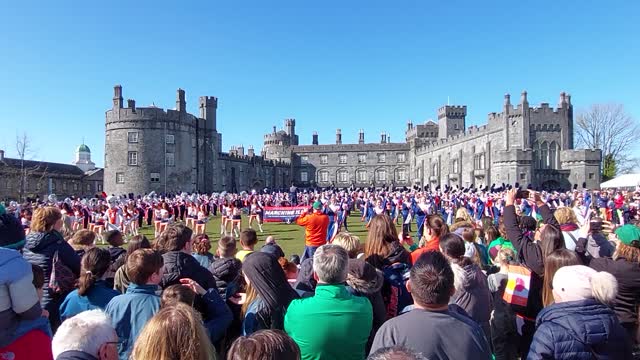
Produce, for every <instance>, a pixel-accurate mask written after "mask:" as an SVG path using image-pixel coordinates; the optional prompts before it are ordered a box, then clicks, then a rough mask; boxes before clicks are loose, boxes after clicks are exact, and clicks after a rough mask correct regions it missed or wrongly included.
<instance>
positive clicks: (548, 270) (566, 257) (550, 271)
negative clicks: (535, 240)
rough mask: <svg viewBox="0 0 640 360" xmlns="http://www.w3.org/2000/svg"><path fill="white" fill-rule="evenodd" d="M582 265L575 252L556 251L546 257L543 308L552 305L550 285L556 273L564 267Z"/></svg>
mask: <svg viewBox="0 0 640 360" xmlns="http://www.w3.org/2000/svg"><path fill="white" fill-rule="evenodd" d="M570 265H582V262H581V261H580V259H579V258H578V255H576V252H575V251H571V250H569V249H558V250H555V251H553V252H552V253H551V254H549V255H547V257H546V258H545V259H544V277H543V278H542V283H543V285H544V286H543V287H542V303H543V305H544V306H549V305H551V304H553V292H552V290H553V289H552V288H551V284H552V283H553V276H554V275H555V274H556V271H558V269H560V268H561V267H564V266H570Z"/></svg>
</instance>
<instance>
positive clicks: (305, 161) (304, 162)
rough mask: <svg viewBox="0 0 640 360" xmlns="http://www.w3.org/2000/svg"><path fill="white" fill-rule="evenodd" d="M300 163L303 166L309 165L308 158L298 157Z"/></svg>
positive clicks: (306, 156) (305, 156) (304, 156)
mask: <svg viewBox="0 0 640 360" xmlns="http://www.w3.org/2000/svg"><path fill="white" fill-rule="evenodd" d="M300 163H302V164H303V165H304V164H308V163H309V156H308V155H302V156H300Z"/></svg>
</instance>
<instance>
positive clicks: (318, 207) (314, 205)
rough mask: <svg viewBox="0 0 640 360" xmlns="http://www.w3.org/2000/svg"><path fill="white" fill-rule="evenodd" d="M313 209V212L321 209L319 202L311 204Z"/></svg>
mask: <svg viewBox="0 0 640 360" xmlns="http://www.w3.org/2000/svg"><path fill="white" fill-rule="evenodd" d="M313 208H314V209H315V210H319V209H320V208H322V203H321V202H320V201H316V202H314V203H313Z"/></svg>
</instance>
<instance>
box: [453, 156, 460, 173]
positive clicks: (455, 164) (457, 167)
mask: <svg viewBox="0 0 640 360" xmlns="http://www.w3.org/2000/svg"><path fill="white" fill-rule="evenodd" d="M459 170H460V162H459V161H458V159H453V169H452V171H453V173H454V174H457V173H458V172H459Z"/></svg>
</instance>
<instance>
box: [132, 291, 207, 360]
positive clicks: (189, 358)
mask: <svg viewBox="0 0 640 360" xmlns="http://www.w3.org/2000/svg"><path fill="white" fill-rule="evenodd" d="M131 359H134V360H146V359H154V360H211V359H216V355H215V351H214V349H213V346H212V345H211V340H209V335H208V334H207V330H205V328H204V326H202V318H201V317H200V315H199V314H198V313H197V312H196V311H195V310H194V309H193V308H192V307H191V306H189V305H186V304H183V303H176V304H175V305H172V306H168V307H165V308H162V309H160V311H158V313H156V314H155V315H154V316H153V317H152V318H151V320H149V322H147V324H146V325H145V326H144V328H143V329H142V332H141V333H140V336H138V339H137V340H136V342H135V345H134V346H133V351H132V352H131Z"/></svg>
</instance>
